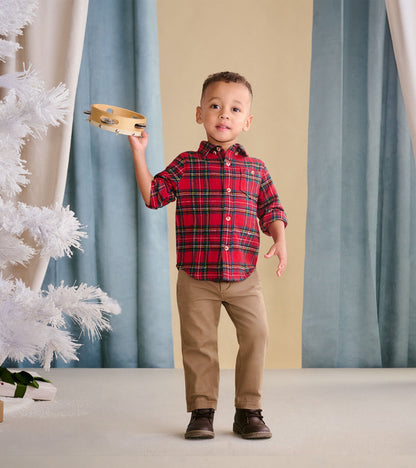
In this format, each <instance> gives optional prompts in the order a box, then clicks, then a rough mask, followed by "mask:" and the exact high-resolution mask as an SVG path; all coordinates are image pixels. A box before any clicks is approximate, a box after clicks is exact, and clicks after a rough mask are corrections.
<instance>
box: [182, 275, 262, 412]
mask: <svg viewBox="0 0 416 468" xmlns="http://www.w3.org/2000/svg"><path fill="white" fill-rule="evenodd" d="M177 300H178V309H179V316H180V323H181V338H182V356H183V365H184V371H185V388H186V403H187V410H188V411H193V410H195V409H200V408H214V409H216V408H217V400H218V387H219V363H218V346H217V329H218V322H219V319H220V309H221V304H223V305H224V306H225V309H226V310H227V312H228V315H229V316H230V318H231V320H232V321H233V323H234V325H235V328H236V332H237V340H238V344H239V350H238V354H237V361H236V369H235V406H236V408H245V409H261V387H262V381H263V369H264V358H265V353H266V346H267V340H268V325H267V315H266V308H265V305H264V299H263V294H262V291H261V285H260V280H259V276H258V273H257V271H256V270H255V271H254V272H253V273H252V274H251V275H250V276H249V277H248V278H247V279H245V280H243V281H238V282H214V281H201V280H196V279H194V278H192V277H191V276H189V275H188V274H187V273H185V272H184V271H183V270H179V272H178V282H177Z"/></svg>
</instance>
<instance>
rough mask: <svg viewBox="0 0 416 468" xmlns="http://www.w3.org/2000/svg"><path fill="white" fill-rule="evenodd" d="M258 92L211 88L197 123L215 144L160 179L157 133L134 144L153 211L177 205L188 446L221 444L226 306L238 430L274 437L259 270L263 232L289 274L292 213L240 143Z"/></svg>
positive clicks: (219, 79) (220, 79)
mask: <svg viewBox="0 0 416 468" xmlns="http://www.w3.org/2000/svg"><path fill="white" fill-rule="evenodd" d="M251 101H252V89H251V86H250V84H249V83H248V82H247V80H246V79H245V78H244V77H243V76H241V75H239V74H237V73H231V72H222V73H216V74H214V75H210V76H209V77H208V78H207V79H206V80H205V82H204V84H203V88H202V96H201V102H200V105H199V106H198V107H197V109H196V121H197V123H199V124H202V125H203V126H204V128H205V132H206V136H207V141H203V142H201V144H200V146H199V149H198V151H188V152H184V153H182V154H180V155H179V156H178V157H177V158H176V159H174V160H173V161H172V163H170V164H169V166H168V167H167V168H166V169H165V170H164V171H162V172H160V173H159V174H157V175H156V176H154V177H153V176H152V175H151V174H150V172H149V170H148V168H147V165H146V161H145V149H146V146H147V142H148V134H147V133H146V132H143V135H142V138H138V137H129V141H130V145H131V148H132V152H133V159H134V164H135V171H136V178H137V183H138V186H139V189H140V191H141V194H142V197H143V199H144V201H145V203H146V205H147V206H148V207H149V208H159V207H162V206H164V205H166V204H167V203H169V202H172V201H174V200H176V249H177V268H178V280H177V301H178V310H179V316H180V324H181V340H182V355H183V365H184V373H185V388H186V402H187V410H188V411H189V412H192V416H191V420H190V423H189V425H188V428H187V430H186V433H185V438H187V439H195V438H213V437H214V430H213V418H214V412H215V410H216V408H217V399H218V386H219V364H218V349H217V328H218V322H219V317H220V308H221V305H224V307H225V309H226V310H227V312H228V314H229V316H230V318H231V320H232V321H233V323H234V325H235V327H236V332H237V340H238V344H239V351H238V355H237V361H236V369H235V407H236V413H235V418H234V425H233V430H234V432H235V433H237V434H240V435H241V436H242V437H243V438H246V439H263V438H270V437H271V436H272V434H271V432H270V429H269V428H268V427H267V426H266V424H265V423H264V421H263V416H262V410H261V408H262V406H261V389H262V378H263V368H264V358H265V352H266V345H267V339H268V325H267V316H266V310H265V306H264V300H263V295H262V291H261V285H260V280H259V277H258V274H257V271H256V263H257V256H258V249H259V244H260V236H259V229H258V222H257V219H258V220H259V222H260V227H261V229H262V230H263V232H265V233H266V234H268V235H271V236H272V238H273V240H274V243H273V245H272V247H271V248H270V250H269V251H268V253H267V254H266V255H265V257H266V258H270V257H272V256H274V255H277V256H278V258H279V265H278V268H277V275H278V276H281V275H282V273H283V271H284V270H285V268H286V263H287V253H286V242H285V227H286V223H287V221H286V215H285V212H284V210H283V207H282V205H281V203H280V201H279V198H278V195H277V192H276V190H275V187H274V185H273V183H272V180H271V178H270V175H269V173H268V171H267V169H266V167H265V165H264V163H263V162H262V161H260V160H259V159H255V158H251V157H249V156H248V155H247V153H246V151H245V150H244V148H243V147H242V146H241V145H239V144H238V143H237V138H238V136H239V135H240V133H241V132H246V131H248V130H249V128H250V125H251V122H252V119H253V116H252V115H251Z"/></svg>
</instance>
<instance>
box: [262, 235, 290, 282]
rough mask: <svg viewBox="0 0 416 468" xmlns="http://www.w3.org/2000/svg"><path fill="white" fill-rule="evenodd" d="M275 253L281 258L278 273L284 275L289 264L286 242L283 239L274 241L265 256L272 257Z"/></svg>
mask: <svg viewBox="0 0 416 468" xmlns="http://www.w3.org/2000/svg"><path fill="white" fill-rule="evenodd" d="M274 255H277V257H278V258H279V266H278V267H277V271H276V274H277V276H279V277H280V276H282V274H283V272H284V271H285V270H286V266H287V250H286V243H285V242H282V241H277V242H276V243H274V244H273V245H272V246H271V247H270V249H269V251H268V252H267V254H266V255H265V256H264V258H271V257H273V256H274Z"/></svg>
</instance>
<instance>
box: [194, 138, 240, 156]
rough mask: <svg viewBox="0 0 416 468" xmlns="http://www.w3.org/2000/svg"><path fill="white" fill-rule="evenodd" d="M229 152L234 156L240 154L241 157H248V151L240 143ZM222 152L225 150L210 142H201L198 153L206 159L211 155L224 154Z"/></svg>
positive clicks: (229, 149)
mask: <svg viewBox="0 0 416 468" xmlns="http://www.w3.org/2000/svg"><path fill="white" fill-rule="evenodd" d="M227 151H231V152H232V153H234V154H239V155H241V156H246V157H248V154H247V153H246V150H245V149H244V147H243V146H242V145H240V144H239V143H236V144H235V145H233V146H231V147H230V148H228V150H227ZM222 152H223V150H222V148H221V146H215V145H213V144H212V143H210V142H209V141H201V143H200V144H199V149H198V153H200V154H201V155H202V156H204V157H205V156H208V155H209V154H222ZM224 153H225V152H224Z"/></svg>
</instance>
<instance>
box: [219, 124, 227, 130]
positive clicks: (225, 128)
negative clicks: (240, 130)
mask: <svg viewBox="0 0 416 468" xmlns="http://www.w3.org/2000/svg"><path fill="white" fill-rule="evenodd" d="M217 129H218V130H229V129H230V127H227V126H226V125H217Z"/></svg>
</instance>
